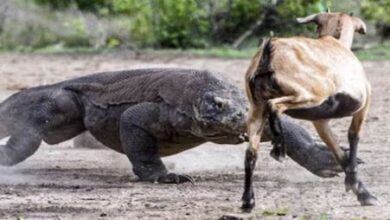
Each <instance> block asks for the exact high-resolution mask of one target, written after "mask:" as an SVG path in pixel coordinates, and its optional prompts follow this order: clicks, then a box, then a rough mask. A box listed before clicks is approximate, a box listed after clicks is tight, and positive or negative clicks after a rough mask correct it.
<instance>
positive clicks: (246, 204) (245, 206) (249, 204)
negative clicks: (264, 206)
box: [241, 198, 255, 212]
mask: <svg viewBox="0 0 390 220" xmlns="http://www.w3.org/2000/svg"><path fill="white" fill-rule="evenodd" d="M254 207H255V199H254V198H252V199H250V200H249V201H243V202H242V206H241V210H242V211H243V212H251V211H252V209H253V208H254Z"/></svg>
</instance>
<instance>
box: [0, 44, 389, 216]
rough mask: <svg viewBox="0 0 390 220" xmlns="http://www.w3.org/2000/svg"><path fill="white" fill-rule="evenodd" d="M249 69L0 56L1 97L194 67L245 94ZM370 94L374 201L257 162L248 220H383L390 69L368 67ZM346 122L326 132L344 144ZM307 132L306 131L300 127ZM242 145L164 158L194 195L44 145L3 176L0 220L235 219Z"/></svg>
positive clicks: (367, 167)
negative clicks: (125, 73)
mask: <svg viewBox="0 0 390 220" xmlns="http://www.w3.org/2000/svg"><path fill="white" fill-rule="evenodd" d="M248 62H249V61H248V60H237V59H229V60H225V59H215V58H196V57H179V56H178V57H174V56H167V57H161V56H160V57H156V56H151V55H135V54H132V53H129V52H126V53H125V52H124V53H115V54H99V55H17V54H1V55H0V77H1V80H0V94H1V97H2V98H5V97H7V96H8V95H10V94H11V93H13V92H15V89H19V88H23V87H32V86H38V85H44V84H49V83H53V82H58V81H61V80H64V79H69V78H72V77H75V76H81V75H85V74H90V73H93V72H99V71H107V70H118V69H129V68H139V67H152V66H153V67H155V66H170V67H191V68H199V69H209V70H214V71H219V72H222V73H224V74H225V75H226V77H227V78H230V79H232V80H233V81H234V82H235V83H237V84H238V85H240V86H242V85H243V73H244V72H245V68H246V67H247V65H248ZM364 66H365V68H366V72H367V75H368V77H369V78H370V80H371V82H372V85H373V102H372V109H371V111H370V113H369V117H368V120H367V123H366V125H365V131H364V134H363V136H362V138H361V142H360V143H361V144H360V157H361V158H362V159H363V160H365V161H366V164H364V165H362V166H361V167H360V175H361V177H362V179H363V180H364V181H365V183H366V185H367V186H368V187H369V189H370V190H371V191H372V192H373V193H374V194H375V195H376V196H377V197H378V198H379V200H380V205H378V206H376V207H361V206H359V204H358V202H357V201H356V198H355V196H353V195H352V193H346V192H345V190H344V185H343V177H336V178H332V179H321V178H318V177H316V176H314V175H312V174H310V173H309V172H307V171H306V170H304V169H303V168H301V167H299V166H298V165H297V164H295V163H294V162H292V161H291V160H287V161H285V162H283V163H279V162H277V161H274V160H273V159H271V158H270V156H269V153H268V152H269V150H270V147H269V145H267V144H266V145H263V146H264V147H263V148H262V149H261V151H260V152H259V154H260V156H259V158H260V159H259V161H258V165H257V169H256V178H255V180H256V181H255V188H256V197H257V207H256V209H255V210H254V211H253V213H252V214H250V215H243V217H245V218H252V219H255V218H257V219H263V218H266V219H302V220H303V219H390V194H389V186H390V168H389V167H390V148H389V146H388V145H389V134H390V126H388V124H387V123H388V122H389V121H390V112H389V111H390V110H389V107H390V106H389V103H390V91H389V90H390V87H389V82H390V62H365V63H364ZM349 121H350V119H349V118H347V119H342V120H337V121H334V122H333V124H332V125H333V128H334V131H335V133H337V134H338V135H339V137H340V141H341V142H342V143H344V144H345V143H346V131H347V128H348V123H349ZM304 125H305V126H307V127H308V128H309V129H310V130H311V131H313V128H312V127H311V126H309V124H307V123H305V124H304ZM244 149H245V145H238V146H226V145H225V146H223V145H214V144H205V145H203V146H200V147H198V148H195V149H193V150H189V151H186V152H184V153H182V154H179V155H175V156H171V157H168V158H164V161H165V162H166V164H167V166H168V167H169V169H171V170H173V171H176V172H182V173H186V174H190V175H192V176H194V177H195V179H196V183H195V185H191V184H183V185H157V184H152V183H140V182H137V181H136V177H135V176H134V174H133V173H132V172H131V169H130V163H129V162H128V161H127V159H126V157H125V156H123V155H120V154H118V153H116V152H113V151H111V150H106V149H98V150H94V149H84V148H78V147H74V146H73V144H72V141H68V142H65V143H62V144H59V145H55V146H48V145H46V144H43V145H42V146H41V148H40V149H39V150H38V152H36V153H35V154H34V155H33V156H32V157H30V158H29V159H27V160H26V161H25V162H23V163H21V164H19V165H17V166H14V167H11V168H1V169H0V218H1V219H17V218H20V219H21V218H24V219H218V218H220V217H221V216H223V215H225V214H229V213H240V209H239V206H240V204H241V202H240V197H241V193H242V188H243V187H242V185H243V169H242V167H243V166H242V164H243V152H244Z"/></svg>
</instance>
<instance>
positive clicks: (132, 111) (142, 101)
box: [0, 69, 341, 183]
mask: <svg viewBox="0 0 390 220" xmlns="http://www.w3.org/2000/svg"><path fill="white" fill-rule="evenodd" d="M246 111H247V101H246V99H245V97H244V94H243V92H242V91H241V90H240V89H238V88H237V87H235V86H233V85H232V84H229V83H228V82H226V80H225V79H224V78H222V77H221V76H220V75H219V74H215V73H211V72H208V71H199V70H189V69H188V70H187V69H138V70H127V71H117V72H105V73H97V74H93V75H89V76H85V77H81V78H76V79H72V80H67V81H63V82H60V83H56V84H52V85H47V86H39V87H35V88H31V89H26V90H22V91H20V92H18V93H16V94H14V95H12V96H10V97H9V98H8V99H6V100H5V101H4V102H3V103H1V104H0V120H1V124H0V138H4V137H7V136H10V139H9V140H8V142H7V143H6V145H4V146H0V164H1V165H4V166H11V165H14V164H17V163H19V162H21V161H23V160H25V159H26V158H27V157H29V156H31V155H32V154H33V153H34V152H35V151H36V150H37V149H38V147H39V145H40V144H41V142H42V140H43V141H45V142H46V143H48V144H57V143H60V142H62V141H65V140H68V139H70V138H73V137H75V136H76V135H78V134H80V133H82V132H84V131H86V130H87V131H89V132H90V133H91V134H92V135H93V136H94V137H95V138H96V139H97V140H99V141H100V142H102V143H103V144H104V145H106V146H108V147H110V148H112V149H113V150H115V151H118V152H120V153H124V154H126V155H127V157H128V158H129V160H130V162H131V163H132V164H133V171H134V173H135V174H136V175H137V176H138V177H139V178H140V180H142V181H156V182H159V183H182V182H187V181H192V179H191V177H189V176H187V175H180V174H175V173H169V172H168V171H167V169H166V168H165V166H164V164H163V163H162V161H161V158H160V156H167V155H172V154H176V153H178V152H181V151H184V150H186V149H189V148H192V147H195V146H198V145H200V144H202V143H205V142H207V141H211V142H215V143H220V144H238V143H242V142H243V141H244V139H243V134H244V133H245V130H246V129H245V114H246ZM282 124H283V126H284V127H285V132H284V135H286V139H287V140H288V143H287V150H288V152H287V153H288V155H289V156H290V157H292V158H293V159H294V160H295V161H297V162H298V163H299V164H300V165H302V166H304V167H305V168H306V169H308V170H309V171H311V172H313V173H315V174H317V175H319V176H328V177H329V176H334V175H336V174H337V173H338V172H340V171H341V169H340V168H339V167H338V165H337V163H336V162H335V161H334V159H333V157H332V155H331V153H330V152H328V151H327V150H326V148H325V147H324V146H319V145H318V144H316V143H315V142H314V141H313V140H312V139H311V137H310V135H309V134H308V133H307V132H306V131H305V130H304V129H303V128H302V127H300V126H298V125H296V124H294V123H292V122H289V121H287V120H283V121H282ZM266 140H270V137H269V135H267V134H266V135H265V136H264V138H263V141H266Z"/></svg>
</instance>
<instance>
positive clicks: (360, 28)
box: [352, 17, 367, 34]
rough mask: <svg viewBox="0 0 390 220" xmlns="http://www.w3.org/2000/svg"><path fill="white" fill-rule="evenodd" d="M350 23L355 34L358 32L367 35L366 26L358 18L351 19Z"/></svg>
mask: <svg viewBox="0 0 390 220" xmlns="http://www.w3.org/2000/svg"><path fill="white" fill-rule="evenodd" d="M352 21H353V25H354V28H355V32H358V33H359V34H366V33H367V26H366V24H365V23H364V22H363V21H362V20H361V19H360V18H357V17H352Z"/></svg>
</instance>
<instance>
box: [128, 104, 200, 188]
mask: <svg viewBox="0 0 390 220" xmlns="http://www.w3.org/2000/svg"><path fill="white" fill-rule="evenodd" d="M160 110H161V109H160V105H159V104H155V103H149V102H145V103H141V104H137V105H135V106H133V107H130V108H129V109H127V110H126V111H124V112H123V113H122V115H121V118H120V139H121V143H122V147H123V151H124V152H125V153H126V155H127V157H128V158H129V160H130V162H131V163H132V165H133V172H134V173H135V174H136V175H137V176H138V177H139V178H140V180H141V181H152V182H158V183H176V184H178V183H184V182H193V180H192V179H191V177H189V176H187V175H180V174H175V173H168V171H167V169H166V167H165V166H164V164H163V162H162V160H161V157H160V153H159V146H158V138H157V137H156V136H157V135H155V134H156V133H159V132H164V131H165V130H166V129H165V128H166V126H167V124H166V123H167V121H165V120H164V119H162V118H167V117H161V114H160V113H161V112H160Z"/></svg>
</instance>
